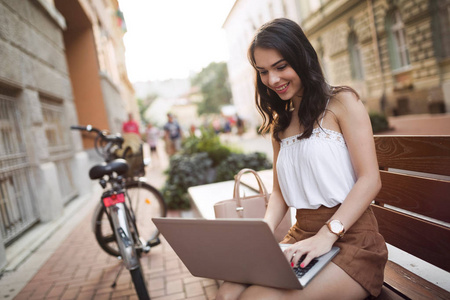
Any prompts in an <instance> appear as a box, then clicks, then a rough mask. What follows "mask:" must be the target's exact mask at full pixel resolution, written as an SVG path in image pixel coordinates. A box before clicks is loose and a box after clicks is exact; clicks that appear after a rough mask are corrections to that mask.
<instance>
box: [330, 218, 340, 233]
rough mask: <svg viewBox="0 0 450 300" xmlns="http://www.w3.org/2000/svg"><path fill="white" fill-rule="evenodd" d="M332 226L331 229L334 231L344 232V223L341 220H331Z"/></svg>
mask: <svg viewBox="0 0 450 300" xmlns="http://www.w3.org/2000/svg"><path fill="white" fill-rule="evenodd" d="M330 227H331V231H333V232H334V233H337V234H339V233H341V232H342V229H343V228H342V227H343V226H342V224H341V223H340V222H339V221H337V220H333V221H331V222H330Z"/></svg>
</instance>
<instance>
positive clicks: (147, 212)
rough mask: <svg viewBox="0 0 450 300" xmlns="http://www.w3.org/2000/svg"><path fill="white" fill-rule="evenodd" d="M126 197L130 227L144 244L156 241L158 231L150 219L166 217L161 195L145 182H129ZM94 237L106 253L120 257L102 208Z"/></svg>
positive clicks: (165, 208)
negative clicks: (128, 204)
mask: <svg viewBox="0 0 450 300" xmlns="http://www.w3.org/2000/svg"><path fill="white" fill-rule="evenodd" d="M126 195H127V201H129V202H130V203H131V206H130V208H131V210H132V211H133V212H134V216H133V217H132V219H133V226H131V227H132V228H136V229H137V231H138V233H139V237H140V238H141V240H144V244H145V243H148V242H152V241H154V240H156V239H157V238H158V236H159V231H158V229H157V228H156V226H155V224H154V223H153V221H152V218H153V217H165V216H166V215H167V205H166V203H165V202H164V199H163V197H162V195H161V193H160V192H159V191H158V190H157V189H155V188H154V187H152V186H151V185H149V184H147V183H145V182H138V181H131V182H128V183H127V184H126ZM130 213H132V212H130ZM134 231H135V230H134V229H133V232H134ZM95 237H96V239H97V242H98V243H99V245H100V247H101V248H102V249H103V250H104V251H105V252H106V253H108V254H109V255H112V256H116V257H118V256H120V253H119V249H118V246H117V242H116V236H115V234H114V233H113V232H112V230H111V225H110V221H109V220H108V215H107V213H106V211H105V209H104V208H103V207H102V208H101V209H99V210H98V213H97V215H96V222H95ZM144 246H145V245H144Z"/></svg>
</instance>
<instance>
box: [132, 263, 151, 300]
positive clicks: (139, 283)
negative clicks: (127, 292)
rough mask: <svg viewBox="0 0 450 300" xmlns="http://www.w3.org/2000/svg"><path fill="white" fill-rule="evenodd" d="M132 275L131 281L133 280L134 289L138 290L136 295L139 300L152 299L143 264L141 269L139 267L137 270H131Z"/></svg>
mask: <svg viewBox="0 0 450 300" xmlns="http://www.w3.org/2000/svg"><path fill="white" fill-rule="evenodd" d="M130 274H131V279H132V280H133V285H134V289H135V290H136V294H137V295H138V297H139V300H144V299H150V296H149V294H148V290H147V284H146V282H145V277H144V273H143V272H142V266H141V264H140V263H139V267H137V268H136V269H134V270H130Z"/></svg>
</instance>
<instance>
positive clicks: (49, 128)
mask: <svg viewBox="0 0 450 300" xmlns="http://www.w3.org/2000/svg"><path fill="white" fill-rule="evenodd" d="M41 107H42V115H43V117H44V124H43V125H44V130H45V135H46V137H47V145H48V151H49V154H50V157H51V158H50V159H51V160H52V161H53V163H54V164H55V166H56V169H57V172H58V180H59V189H60V191H61V195H62V197H63V200H62V201H63V203H66V202H68V201H69V200H71V199H73V198H74V197H75V196H76V194H77V190H76V187H75V182H74V179H73V176H72V172H71V168H70V163H71V158H72V152H71V144H70V142H69V136H68V129H69V126H68V125H66V123H65V122H64V120H65V119H66V118H65V114H64V106H63V105H62V104H61V103H59V102H57V101H52V100H50V99H46V98H43V97H41Z"/></svg>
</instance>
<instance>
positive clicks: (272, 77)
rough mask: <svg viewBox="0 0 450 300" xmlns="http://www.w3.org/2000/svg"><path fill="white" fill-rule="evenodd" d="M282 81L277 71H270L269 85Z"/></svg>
mask: <svg viewBox="0 0 450 300" xmlns="http://www.w3.org/2000/svg"><path fill="white" fill-rule="evenodd" d="M279 81H280V77H279V76H278V74H277V73H276V72H269V85H271V86H274V85H276V84H277V83H278V82H279Z"/></svg>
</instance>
